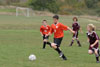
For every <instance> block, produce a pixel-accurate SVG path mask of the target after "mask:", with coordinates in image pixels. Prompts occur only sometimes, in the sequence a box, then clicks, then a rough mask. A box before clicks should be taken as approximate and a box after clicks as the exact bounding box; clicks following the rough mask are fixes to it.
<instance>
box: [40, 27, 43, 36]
mask: <svg viewBox="0 0 100 67" xmlns="http://www.w3.org/2000/svg"><path fill="white" fill-rule="evenodd" d="M40 34H41V36H43V33H42V28H41V27H40Z"/></svg>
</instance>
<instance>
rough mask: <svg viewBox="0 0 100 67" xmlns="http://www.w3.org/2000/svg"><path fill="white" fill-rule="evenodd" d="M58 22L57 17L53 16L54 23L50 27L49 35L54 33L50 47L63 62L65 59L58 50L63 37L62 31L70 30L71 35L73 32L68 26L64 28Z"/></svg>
mask: <svg viewBox="0 0 100 67" xmlns="http://www.w3.org/2000/svg"><path fill="white" fill-rule="evenodd" d="M58 20H59V16H58V15H55V16H53V22H54V23H53V24H52V25H51V34H52V33H54V43H52V44H51V46H52V48H54V49H55V50H56V51H57V52H58V54H59V55H60V57H61V58H62V59H63V60H67V58H66V57H65V55H64V54H63V52H62V51H61V49H60V44H61V42H62V40H63V37H64V32H63V31H64V30H65V31H67V30H70V31H71V32H72V33H74V31H73V30H72V29H71V28H69V27H68V26H65V25H63V24H62V23H60V22H59V21H58Z"/></svg>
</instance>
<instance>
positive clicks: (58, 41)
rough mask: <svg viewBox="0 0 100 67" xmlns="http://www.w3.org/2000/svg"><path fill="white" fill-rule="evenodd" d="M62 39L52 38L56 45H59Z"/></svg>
mask: <svg viewBox="0 0 100 67" xmlns="http://www.w3.org/2000/svg"><path fill="white" fill-rule="evenodd" d="M62 39H63V37H61V38H54V43H55V44H57V46H58V47H60V44H61V42H62Z"/></svg>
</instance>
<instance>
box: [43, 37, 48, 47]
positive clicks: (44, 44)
mask: <svg viewBox="0 0 100 67" xmlns="http://www.w3.org/2000/svg"><path fill="white" fill-rule="evenodd" d="M46 43H47V39H44V40H43V49H45V47H46Z"/></svg>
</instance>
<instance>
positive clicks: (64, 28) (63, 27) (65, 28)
mask: <svg viewBox="0 0 100 67" xmlns="http://www.w3.org/2000/svg"><path fill="white" fill-rule="evenodd" d="M60 26H61V28H62V29H63V30H68V26H65V25H63V24H60Z"/></svg>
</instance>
